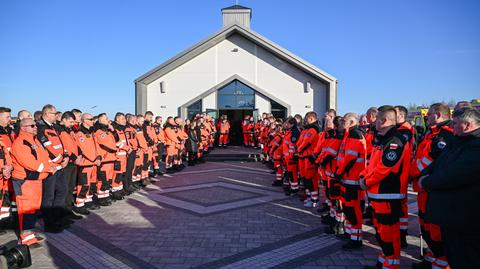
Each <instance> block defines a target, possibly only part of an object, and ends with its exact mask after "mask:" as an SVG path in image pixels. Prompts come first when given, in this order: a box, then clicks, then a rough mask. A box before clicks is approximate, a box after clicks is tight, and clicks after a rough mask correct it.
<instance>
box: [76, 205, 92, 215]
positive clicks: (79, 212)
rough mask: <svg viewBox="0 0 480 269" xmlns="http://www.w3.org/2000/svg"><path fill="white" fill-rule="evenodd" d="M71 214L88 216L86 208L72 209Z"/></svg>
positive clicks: (88, 212)
mask: <svg viewBox="0 0 480 269" xmlns="http://www.w3.org/2000/svg"><path fill="white" fill-rule="evenodd" d="M73 212H75V214H79V215H84V216H86V215H88V214H90V211H88V209H87V208H86V206H82V207H73Z"/></svg>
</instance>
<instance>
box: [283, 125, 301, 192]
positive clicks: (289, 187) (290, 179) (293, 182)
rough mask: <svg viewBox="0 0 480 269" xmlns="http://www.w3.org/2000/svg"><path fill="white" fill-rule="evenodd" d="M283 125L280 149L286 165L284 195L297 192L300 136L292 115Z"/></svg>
mask: <svg viewBox="0 0 480 269" xmlns="http://www.w3.org/2000/svg"><path fill="white" fill-rule="evenodd" d="M283 125H284V129H285V135H284V137H283V144H282V147H283V149H282V151H283V160H284V162H285V167H286V172H285V179H284V191H285V195H295V194H297V193H298V152H297V140H298V138H299V136H300V130H299V129H298V127H297V121H296V120H295V118H293V117H289V118H288V119H287V120H286V121H285V122H284V124H283Z"/></svg>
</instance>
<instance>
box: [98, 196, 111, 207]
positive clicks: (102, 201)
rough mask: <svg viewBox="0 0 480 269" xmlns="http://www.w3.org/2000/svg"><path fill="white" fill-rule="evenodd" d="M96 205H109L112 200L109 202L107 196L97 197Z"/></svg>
mask: <svg viewBox="0 0 480 269" xmlns="http://www.w3.org/2000/svg"><path fill="white" fill-rule="evenodd" d="M98 205H100V206H110V205H112V202H110V201H109V200H108V199H107V198H99V199H98Z"/></svg>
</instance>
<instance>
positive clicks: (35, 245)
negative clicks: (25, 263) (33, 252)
mask: <svg viewBox="0 0 480 269" xmlns="http://www.w3.org/2000/svg"><path fill="white" fill-rule="evenodd" d="M28 248H29V249H40V248H43V245H42V244H40V243H33V244H30V245H28Z"/></svg>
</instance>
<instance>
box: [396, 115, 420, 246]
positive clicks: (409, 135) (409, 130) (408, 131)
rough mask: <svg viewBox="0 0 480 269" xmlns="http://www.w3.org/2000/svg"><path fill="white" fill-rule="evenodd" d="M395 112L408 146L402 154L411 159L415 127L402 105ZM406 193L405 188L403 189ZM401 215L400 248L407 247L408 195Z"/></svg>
mask: <svg viewBox="0 0 480 269" xmlns="http://www.w3.org/2000/svg"><path fill="white" fill-rule="evenodd" d="M395 111H396V112H397V128H398V132H399V133H400V134H401V135H402V137H403V138H404V141H403V143H404V144H405V145H407V146H408V147H406V148H405V150H404V154H406V155H408V157H407V156H406V157H405V158H408V159H409V160H411V159H412V156H413V150H414V148H415V128H413V127H412V125H411V124H410V123H409V122H407V116H408V110H407V108H406V107H404V106H395ZM403 169H405V170H410V163H409V164H408V167H403ZM405 187H408V185H405ZM404 192H405V193H406V192H407V190H404ZM402 212H403V216H402V217H401V218H400V239H401V246H402V248H406V247H408V243H407V232H408V197H405V199H403V201H402Z"/></svg>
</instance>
